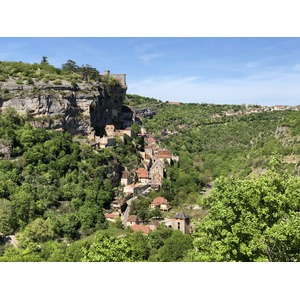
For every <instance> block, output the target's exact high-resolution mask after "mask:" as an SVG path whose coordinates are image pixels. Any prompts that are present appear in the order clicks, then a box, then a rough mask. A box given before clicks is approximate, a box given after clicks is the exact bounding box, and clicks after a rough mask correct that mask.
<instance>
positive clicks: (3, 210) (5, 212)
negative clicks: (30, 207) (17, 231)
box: [0, 199, 13, 236]
mask: <svg viewBox="0 0 300 300" xmlns="http://www.w3.org/2000/svg"><path fill="white" fill-rule="evenodd" d="M12 216H13V211H12V205H11V202H10V201H9V200H7V199H0V232H1V233H2V234H4V236H6V235H8V234H11V233H12V232H13V220H12Z"/></svg>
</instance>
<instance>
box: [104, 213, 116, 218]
mask: <svg viewBox="0 0 300 300" xmlns="http://www.w3.org/2000/svg"><path fill="white" fill-rule="evenodd" d="M104 216H105V218H109V219H114V218H115V217H119V214H105V215H104Z"/></svg>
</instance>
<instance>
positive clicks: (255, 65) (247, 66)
mask: <svg viewBox="0 0 300 300" xmlns="http://www.w3.org/2000/svg"><path fill="white" fill-rule="evenodd" d="M258 66H259V64H258V63H257V62H248V63H246V64H245V67H246V68H256V67H258Z"/></svg>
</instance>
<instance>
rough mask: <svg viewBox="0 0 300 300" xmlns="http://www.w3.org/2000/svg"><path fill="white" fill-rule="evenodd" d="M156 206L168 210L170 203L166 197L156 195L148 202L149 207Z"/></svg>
mask: <svg viewBox="0 0 300 300" xmlns="http://www.w3.org/2000/svg"><path fill="white" fill-rule="evenodd" d="M156 207H158V208H159V209H160V210H161V211H169V209H170V208H171V204H170V203H169V201H168V200H167V199H166V198H164V197H157V198H155V199H154V200H153V201H152V203H151V204H150V208H156Z"/></svg>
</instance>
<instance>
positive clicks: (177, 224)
mask: <svg viewBox="0 0 300 300" xmlns="http://www.w3.org/2000/svg"><path fill="white" fill-rule="evenodd" d="M173 229H174V230H176V229H179V230H180V231H182V232H183V233H187V234H190V216H189V215H188V214H186V213H185V212H183V211H182V210H181V211H180V212H178V213H177V214H176V215H175V216H174V219H173Z"/></svg>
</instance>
